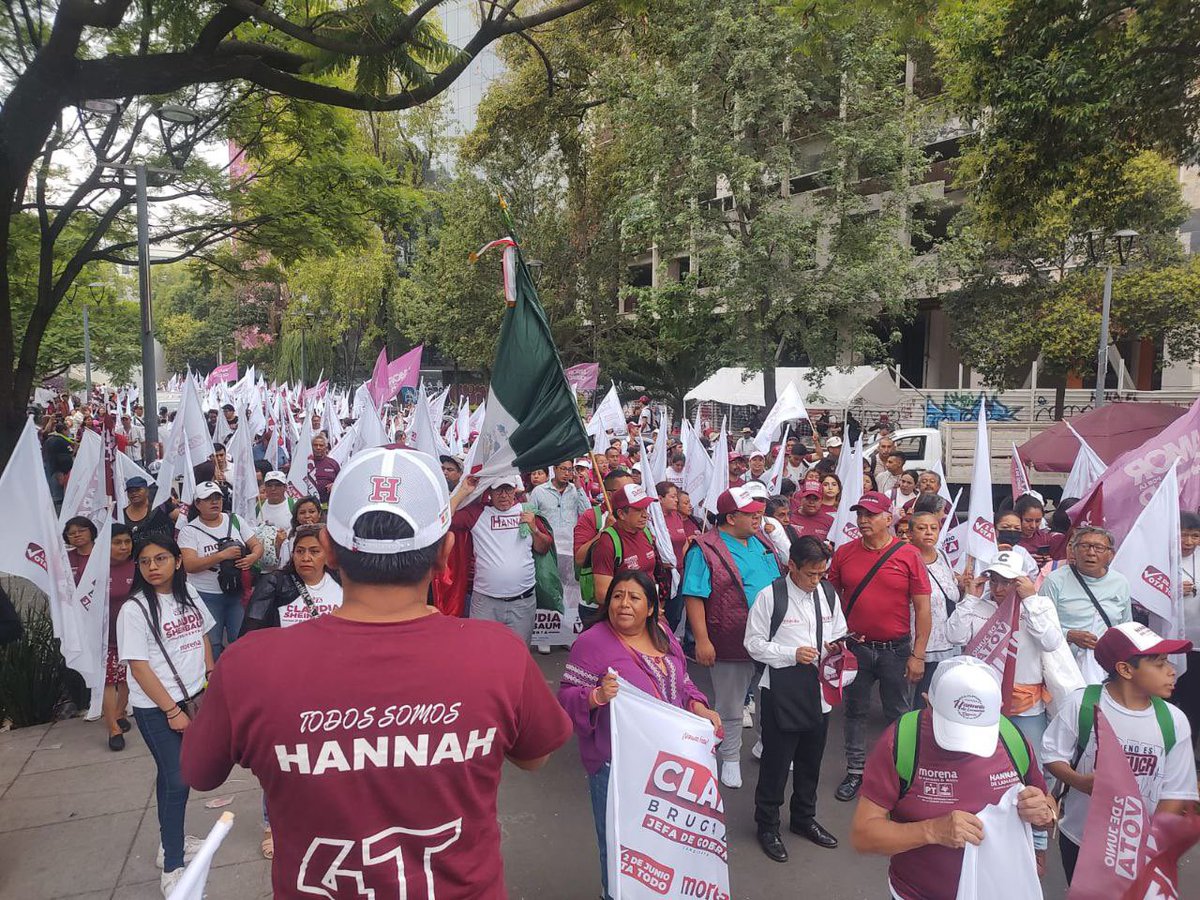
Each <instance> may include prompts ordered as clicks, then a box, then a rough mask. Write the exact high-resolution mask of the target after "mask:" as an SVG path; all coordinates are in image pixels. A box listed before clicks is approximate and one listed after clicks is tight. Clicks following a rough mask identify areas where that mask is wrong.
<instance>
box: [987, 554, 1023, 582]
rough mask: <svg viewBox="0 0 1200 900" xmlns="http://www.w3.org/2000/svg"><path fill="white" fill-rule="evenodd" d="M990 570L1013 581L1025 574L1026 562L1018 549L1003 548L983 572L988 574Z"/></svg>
mask: <svg viewBox="0 0 1200 900" xmlns="http://www.w3.org/2000/svg"><path fill="white" fill-rule="evenodd" d="M988 572H995V573H996V574H997V575H999V576H1000V577H1001V578H1007V579H1008V580H1009V581H1013V580H1015V579H1017V578H1020V577H1021V576H1022V575H1024V574H1025V564H1024V562H1023V561H1022V560H1021V556H1020V554H1019V553H1017V551H1015V550H1001V551H1000V552H999V553H997V554H996V558H995V559H993V560H992V561H991V562H990V563H988V567H987V568H986V569H984V570H983V572H982V574H984V575H986V574H987V573H988Z"/></svg>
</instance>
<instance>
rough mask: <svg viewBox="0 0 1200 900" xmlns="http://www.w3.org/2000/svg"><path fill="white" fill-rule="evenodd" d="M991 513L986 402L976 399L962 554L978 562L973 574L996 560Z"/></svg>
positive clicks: (994, 527)
mask: <svg viewBox="0 0 1200 900" xmlns="http://www.w3.org/2000/svg"><path fill="white" fill-rule="evenodd" d="M995 517H996V516H995V513H994V512H993V507H992V452H991V446H990V444H989V443H988V430H987V402H986V399H985V398H984V397H983V395H982V394H981V395H980V398H979V420H978V423H977V425H976V428H975V470H974V472H973V473H972V475H971V502H970V505H969V506H968V507H967V522H968V523H970V524H969V527H968V528H967V540H966V547H965V549H966V552H967V554H969V555H970V556H971V557H972V558H973V559H975V560H977V561H978V563H979V564H978V565H977V566H975V571H976V572H979V571H982V570H983V567H984V566H986V565H987V564H988V563H990V562H991V561H992V560H993V559H995V558H996V526H995V524H994V519H995Z"/></svg>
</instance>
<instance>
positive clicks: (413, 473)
mask: <svg viewBox="0 0 1200 900" xmlns="http://www.w3.org/2000/svg"><path fill="white" fill-rule="evenodd" d="M376 511H382V512H389V513H392V514H393V515H395V516H398V517H399V518H401V519H403V520H404V521H405V522H407V523H408V524H409V527H411V528H412V531H413V534H412V537H407V538H384V539H371V538H361V537H357V536H355V534H354V525H355V523H356V522H357V521H358V520H359V518H360V517H361V516H362V515H363V514H365V513H369V512H376ZM326 528H328V530H329V536H330V538H332V539H333V541H334V543H336V544H337V545H338V546H340V547H347V548H349V549H350V550H357V551H361V552H363V553H406V552H408V551H411V550H420V549H422V548H424V547H428V546H430V545H432V544H435V543H437V541H438V540H440V539H441V537H442V536H443V535H444V534H445V533H446V532H447V531H449V530H450V492H449V490H448V488H447V487H446V477H445V476H444V475H443V474H442V468H441V464H440V463H439V462H438V461H437V460H436V459H434V458H433V457H432V456H430V455H429V454H427V453H421V452H420V451H419V450H389V449H386V448H384V447H378V448H376V449H374V450H367V451H366V452H363V453H360V454H358V455H357V456H355V457H354V458H353V459H351V460H350V462H349V463H347V464H346V465H344V466H342V470H341V472H340V473H338V477H337V480H336V481H334V483H333V491H332V492H331V493H330V495H329V514H328V521H327V522H326Z"/></svg>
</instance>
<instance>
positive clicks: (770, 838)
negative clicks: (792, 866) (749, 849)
mask: <svg viewBox="0 0 1200 900" xmlns="http://www.w3.org/2000/svg"><path fill="white" fill-rule="evenodd" d="M758 843H759V846H761V847H762V849H763V853H765V854H767V856H769V857H771V859H773V860H775V862H787V861H788V852H787V847H785V846H783V840H782V839H781V838H780V837H779V832H778V831H760V832H759V833H758Z"/></svg>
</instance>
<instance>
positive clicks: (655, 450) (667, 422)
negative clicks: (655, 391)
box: [649, 406, 671, 484]
mask: <svg viewBox="0 0 1200 900" xmlns="http://www.w3.org/2000/svg"><path fill="white" fill-rule="evenodd" d="M658 422H659V424H658V437H657V438H656V439H655V441H654V444H653V445H652V446H651V448H650V473H651V474H652V475H653V476H654V480H653V481H651V482H649V483H650V484H658V483H659V482H660V481H665V480H666V478H667V462H668V460H667V435H668V434H669V433H670V431H671V414H670V413H669V412H667V408H666V407H665V406H664V407H663V408H662V412H661V413H660V414H659V417H658Z"/></svg>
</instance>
